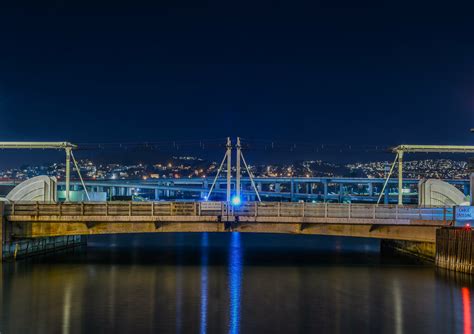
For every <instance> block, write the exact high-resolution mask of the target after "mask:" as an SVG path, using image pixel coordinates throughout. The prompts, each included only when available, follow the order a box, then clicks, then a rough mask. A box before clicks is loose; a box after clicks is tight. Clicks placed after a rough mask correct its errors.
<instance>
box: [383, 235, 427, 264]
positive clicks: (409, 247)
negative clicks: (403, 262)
mask: <svg viewBox="0 0 474 334" xmlns="http://www.w3.org/2000/svg"><path fill="white" fill-rule="evenodd" d="M380 250H381V251H382V253H383V252H387V251H388V252H395V253H399V254H403V255H409V256H411V257H415V258H417V259H419V260H422V261H426V262H431V263H433V262H434V260H435V256H436V243H434V242H423V241H407V240H388V239H383V240H382V241H381V243H380Z"/></svg>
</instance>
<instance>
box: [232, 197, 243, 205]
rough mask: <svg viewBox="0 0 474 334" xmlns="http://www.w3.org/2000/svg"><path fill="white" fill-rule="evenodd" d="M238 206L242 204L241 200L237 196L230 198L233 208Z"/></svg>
mask: <svg viewBox="0 0 474 334" xmlns="http://www.w3.org/2000/svg"><path fill="white" fill-rule="evenodd" d="M240 204H242V200H241V199H240V197H239V196H234V197H232V205H233V206H238V205H240Z"/></svg>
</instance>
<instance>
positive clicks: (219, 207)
mask: <svg viewBox="0 0 474 334" xmlns="http://www.w3.org/2000/svg"><path fill="white" fill-rule="evenodd" d="M5 214H6V215H9V216H224V215H232V216H242V217H251V216H255V217H312V218H347V219H393V220H442V221H452V220H453V219H454V209H453V208H452V207H417V206H398V205H370V204H337V203H291V202H261V203H259V202H246V203H244V204H243V205H241V206H238V207H233V206H231V205H228V204H227V203H225V202H211V203H210V202H206V203H205V204H204V203H200V202H82V203H42V202H17V203H10V204H7V205H6V206H5Z"/></svg>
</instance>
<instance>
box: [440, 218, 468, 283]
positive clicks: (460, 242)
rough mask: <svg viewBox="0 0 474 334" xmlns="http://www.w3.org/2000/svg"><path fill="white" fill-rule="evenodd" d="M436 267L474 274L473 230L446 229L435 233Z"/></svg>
mask: <svg viewBox="0 0 474 334" xmlns="http://www.w3.org/2000/svg"><path fill="white" fill-rule="evenodd" d="M435 261H436V265H437V266H438V267H440V268H445V269H449V270H454V271H458V272H463V273H468V274H474V230H472V229H471V228H456V227H447V228H440V229H438V230H437V231H436V260H435Z"/></svg>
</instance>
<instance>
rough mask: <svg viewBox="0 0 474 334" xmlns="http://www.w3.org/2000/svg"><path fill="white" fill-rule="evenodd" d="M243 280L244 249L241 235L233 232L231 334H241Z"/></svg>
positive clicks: (230, 276)
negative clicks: (241, 291)
mask: <svg viewBox="0 0 474 334" xmlns="http://www.w3.org/2000/svg"><path fill="white" fill-rule="evenodd" d="M241 279H242V249H241V245H240V233H237V232H232V237H231V243H230V249H229V292H230V322H229V333H230V334H237V333H239V324H240V289H241Z"/></svg>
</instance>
